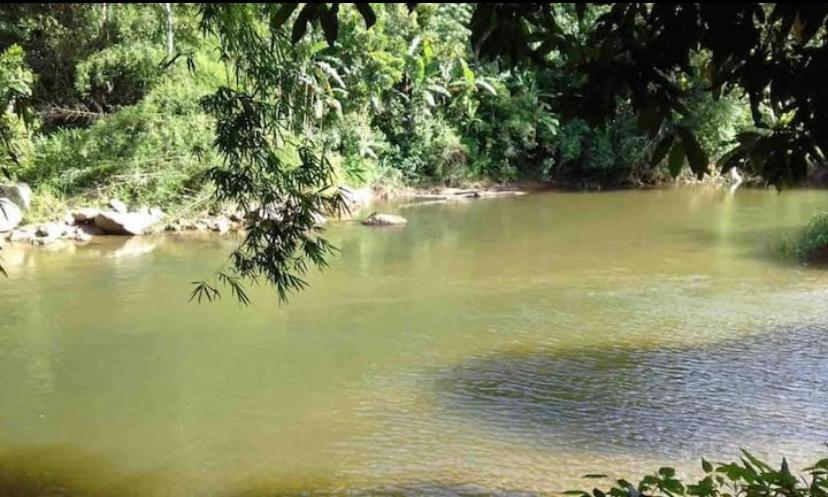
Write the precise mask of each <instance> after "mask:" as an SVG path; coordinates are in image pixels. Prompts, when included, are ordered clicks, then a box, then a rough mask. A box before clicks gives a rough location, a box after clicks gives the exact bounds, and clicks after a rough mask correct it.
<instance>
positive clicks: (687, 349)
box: [0, 189, 828, 497]
mask: <svg viewBox="0 0 828 497" xmlns="http://www.w3.org/2000/svg"><path fill="white" fill-rule="evenodd" d="M826 208H828V191H812V190H796V191H794V190H792V191H785V192H783V193H782V194H781V195H780V194H777V193H776V192H775V191H772V190H767V191H765V190H739V191H737V192H736V193H735V194H733V195H731V194H729V193H728V192H727V191H719V190H706V189H674V190H653V191H620V192H605V193H560V192H552V193H545V194H537V195H528V196H523V197H516V198H508V199H496V200H477V201H473V202H468V203H460V204H446V205H428V206H417V207H411V208H407V209H404V210H401V211H400V212H401V213H402V214H403V215H405V216H406V217H407V218H408V220H409V223H408V225H407V226H405V227H403V228H388V229H377V228H367V227H363V226H360V225H358V224H356V223H342V224H335V225H333V226H331V227H330V228H329V230H328V234H329V237H330V238H331V239H332V240H333V241H334V242H335V244H336V245H337V246H338V247H339V248H340V249H341V252H340V254H339V255H338V256H337V257H336V258H335V259H334V260H333V261H332V264H331V267H330V268H329V269H328V270H327V271H325V272H324V273H321V274H313V275H311V277H310V283H311V287H310V289H309V290H308V291H306V292H304V293H302V294H299V295H296V296H294V297H293V299H292V300H291V302H290V303H289V304H288V305H279V304H278V303H277V301H276V298H275V295H274V293H273V292H272V291H271V290H269V289H267V288H253V289H251V294H252V297H253V303H252V305H251V306H250V307H247V308H244V307H241V306H239V305H238V304H237V303H236V302H234V301H233V300H231V299H230V298H229V297H227V298H225V300H223V301H221V302H219V303H212V304H196V303H190V302H188V297H189V292H190V289H191V286H190V282H191V281H193V280H197V279H202V278H205V277H208V276H210V275H211V274H212V273H213V271H215V270H216V269H217V268H218V267H219V266H220V265H221V264H222V263H223V262H224V260H225V257H226V254H227V251H228V249H229V248H230V247H232V244H233V243H234V242H233V240H232V239H222V238H218V237H202V238H199V237H179V238H176V237H169V236H168V237H146V238H140V239H139V238H136V239H132V240H123V239H118V240H107V241H100V242H97V241H96V242H93V243H91V244H89V245H87V246H84V247H78V248H76V249H74V250H73V251H66V250H61V251H50V250H25V251H19V250H18V251H15V250H4V251H3V257H4V265H5V267H6V269H7V270H8V272H9V278H8V279H6V280H2V281H0V495H16V496H30V495H31V496H34V495H43V494H49V495H72V496H75V495H77V496H97V497H105V496H110V495H111V496H162V495H163V496H184V495H203V496H222V497H225V496H226V497H231V496H232V497H235V496H239V497H241V496H251V497H252V496H258V495H262V496H264V495H288V494H291V495H292V494H296V495H315V494H331V493H333V494H348V495H361V494H389V495H390V494H393V495H458V494H459V495H479V494H489V493H492V494H517V495H526V494H536V493H550V492H558V491H561V490H564V489H568V488H581V487H582V486H584V485H587V484H591V483H590V482H584V481H583V480H581V479H580V477H581V476H582V475H583V474H585V473H594V472H609V473H611V474H618V475H625V476H630V477H635V476H636V475H641V474H642V473H643V472H650V471H653V470H655V469H656V468H658V467H659V466H661V465H665V464H667V465H674V466H676V467H677V468H679V470H680V472H682V473H684V474H692V473H693V472H694V471H695V470H696V468H697V466H698V461H699V458H700V457H701V456H705V457H707V458H708V459H713V460H722V459H726V458H729V457H733V456H735V455H737V454H738V449H739V448H740V447H744V448H747V449H750V450H751V451H753V452H754V453H756V454H757V455H759V456H762V457H766V458H768V459H770V460H771V461H778V460H780V459H781V457H782V456H787V457H788V458H789V460H791V461H792V466H796V467H802V466H804V465H806V464H807V463H810V462H813V459H814V458H816V457H821V456H825V455H826V453H828V449H827V448H826V446H825V442H826V441H828V416H826V412H828V340H826V338H828V271H823V270H819V269H814V268H807V267H803V266H800V265H798V264H795V263H791V262H785V261H783V260H781V259H780V258H779V257H778V256H777V255H776V254H775V252H774V246H775V245H776V244H778V243H779V241H780V240H781V239H782V238H783V237H784V236H785V235H789V234H791V233H792V232H794V231H795V230H796V229H797V228H800V227H802V226H803V225H805V224H806V223H807V221H808V220H809V219H810V218H811V216H812V215H813V214H815V213H816V212H819V211H820V210H823V209H826Z"/></svg>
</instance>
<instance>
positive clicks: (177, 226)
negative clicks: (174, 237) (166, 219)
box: [164, 221, 184, 233]
mask: <svg viewBox="0 0 828 497" xmlns="http://www.w3.org/2000/svg"><path fill="white" fill-rule="evenodd" d="M183 229H184V227H183V226H182V225H181V223H180V222H178V221H173V222H171V223H167V224H166V225H164V231H170V232H173V233H174V232H176V231H181V230H183Z"/></svg>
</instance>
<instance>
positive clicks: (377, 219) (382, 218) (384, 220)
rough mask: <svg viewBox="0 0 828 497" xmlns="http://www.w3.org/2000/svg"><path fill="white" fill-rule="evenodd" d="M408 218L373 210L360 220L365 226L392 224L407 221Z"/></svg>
mask: <svg viewBox="0 0 828 497" xmlns="http://www.w3.org/2000/svg"><path fill="white" fill-rule="evenodd" d="M407 222H408V220H407V219H406V218H404V217H402V216H397V215H395V214H381V213H378V212H374V213H373V214H371V215H370V216H368V217H367V218H365V219H363V220H362V224H364V225H365V226H394V225H401V224H405V223H407Z"/></svg>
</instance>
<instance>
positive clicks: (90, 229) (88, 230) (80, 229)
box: [75, 219, 104, 236]
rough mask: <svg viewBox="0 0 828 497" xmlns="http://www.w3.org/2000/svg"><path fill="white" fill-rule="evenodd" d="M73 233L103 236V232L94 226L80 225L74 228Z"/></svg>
mask: <svg viewBox="0 0 828 497" xmlns="http://www.w3.org/2000/svg"><path fill="white" fill-rule="evenodd" d="M93 221H94V219H93ZM75 233H84V234H86V235H89V236H101V235H103V234H104V232H103V231H101V230H100V229H99V228H98V227H97V226H95V225H94V224H81V225H79V226H77V227H75Z"/></svg>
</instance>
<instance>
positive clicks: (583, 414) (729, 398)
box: [436, 327, 828, 458]
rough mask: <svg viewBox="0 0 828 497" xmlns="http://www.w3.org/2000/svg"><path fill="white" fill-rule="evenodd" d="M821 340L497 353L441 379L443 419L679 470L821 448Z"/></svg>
mask: <svg viewBox="0 0 828 497" xmlns="http://www.w3.org/2000/svg"><path fill="white" fill-rule="evenodd" d="M826 338H828V330H826V329H825V328H820V327H808V328H798V329H793V330H782V329H780V330H774V331H772V332H769V333H767V334H762V335H754V336H749V337H744V338H737V339H730V340H727V341H724V342H719V343H716V344H710V345H704V346H698V347H685V348H682V347H670V348H664V347H660V348H653V349H632V348H623V347H615V348H609V349H597V350H596V349H588V350H587V349H576V350H572V351H564V352H560V351H555V352H549V353H543V352H534V353H533V352H529V353H497V354H487V355H485V356H481V357H477V358H474V359H471V360H468V361H466V362H463V363H461V364H459V365H457V366H454V367H450V368H446V369H444V370H442V371H441V373H440V375H439V378H438V380H437V383H436V385H437V391H438V397H439V399H440V402H441V405H442V408H443V409H444V410H445V412H446V414H447V415H448V416H454V417H457V416H460V417H462V418H463V419H465V420H472V421H475V420H476V421H477V422H479V423H481V424H482V425H484V426H485V427H486V429H487V430H490V433H491V434H493V435H495V436H501V437H507V438H508V437H511V438H514V437H519V438H521V439H522V441H523V443H526V444H527V445H531V446H536V447H577V448H578V449H579V450H584V451H590V452H592V451H595V452H602V453H613V452H616V453H624V452H636V451H647V452H649V453H654V454H661V455H664V456H670V457H673V458H675V457H676V456H677V455H690V456H695V455H698V454H702V453H714V454H719V453H721V452H722V451H724V450H733V449H734V447H733V446H732V443H733V442H732V441H745V440H749V441H751V444H755V445H757V446H769V445H771V444H772V446H773V447H776V448H777V449H779V450H780V451H782V452H784V450H785V448H786V447H800V448H801V447H802V446H804V445H809V444H810V445H811V446H815V445H819V444H821V443H822V442H825V441H828V420H826V419H825V416H824V413H825V412H826V409H828V363H826V361H825V360H824V358H825V357H826V354H827V353H828V341H826Z"/></svg>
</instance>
